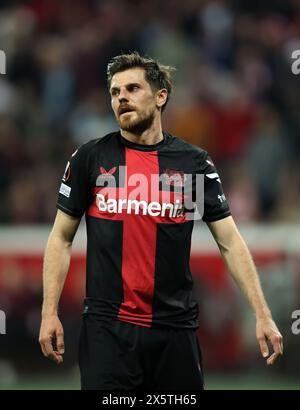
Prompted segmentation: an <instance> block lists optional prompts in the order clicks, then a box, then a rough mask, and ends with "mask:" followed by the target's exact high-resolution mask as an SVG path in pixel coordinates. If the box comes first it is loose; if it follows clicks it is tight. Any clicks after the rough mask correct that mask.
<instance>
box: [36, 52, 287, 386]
mask: <svg viewBox="0 0 300 410" xmlns="http://www.w3.org/2000/svg"><path fill="white" fill-rule="evenodd" d="M170 73H171V69H170V67H166V66H162V65H160V64H159V63H157V62H156V61H154V60H152V59H151V58H148V57H147V58H146V57H142V56H140V55H139V54H137V53H131V54H123V55H120V56H117V57H115V58H113V59H112V61H111V62H110V64H109V65H108V70H107V74H108V87H109V91H110V95H111V104H112V109H113V111H114V114H115V116H116V119H117V122H118V124H119V127H120V132H115V133H111V134H109V135H106V136H105V137H103V138H101V139H98V140H93V141H90V142H88V143H86V144H84V145H83V146H81V147H80V148H79V149H78V150H77V151H76V152H75V153H74V154H73V155H72V157H71V159H70V160H69V162H68V164H67V167H66V170H65V174H64V176H63V180H62V184H61V187H60V191H59V192H60V193H59V198H58V202H57V207H58V212H57V216H56V219H55V223H54V226H53V230H52V232H51V234H50V237H49V241H48V244H47V247H46V251H45V261H44V303H43V309H42V323H41V330H40V344H41V348H42V351H43V354H44V355H45V356H46V357H49V358H50V359H53V360H54V361H55V362H56V363H62V361H63V354H64V337H63V327H62V324H61V322H60V320H59V317H58V302H59V298H60V294H61V291H62V288H63V284H64V280H65V277H66V274H67V271H68V267H69V262H70V253H71V245H72V241H73V238H74V235H75V233H76V229H77V227H78V225H79V221H80V218H81V217H82V215H83V214H84V213H85V215H86V225H87V237H88V245H87V283H86V299H85V302H84V313H83V324H82V329H81V335H80V348H79V365H80V371H81V385H82V388H83V389H112V390H126V389H128V390H130V389H139V388H145V389H157V390H159V389H164V390H176V389H181V390H201V389H202V388H203V375H202V365H201V353H200V349H199V345H198V342H197V338H196V333H195V329H196V328H197V326H198V323H197V316H198V310H197V303H196V302H195V301H194V299H193V296H192V287H193V282H192V276H191V272H190V270H189V257H190V244H191V234H192V229H193V220H194V219H195V218H196V216H195V214H196V213H195V209H196V208H197V207H198V206H199V209H198V213H199V212H200V211H201V203H200V202H201V201H198V202H197V201H194V199H195V194H196V197H197V192H196V191H197V189H198V188H199V187H198V185H199V186H201V178H198V176H199V175H204V204H203V212H202V213H203V220H204V221H205V222H206V223H207V224H208V226H209V228H210V230H211V232H212V234H213V236H214V238H215V240H216V242H217V244H218V246H219V248H220V252H221V254H222V256H223V258H224V260H225V262H226V264H227V266H228V269H229V271H230V272H231V274H232V276H233V277H234V279H235V280H236V282H237V283H238V285H239V286H240V288H241V289H242V290H243V291H244V293H245V295H246V296H247V298H248V300H249V302H250V304H251V305H252V308H253V310H254V312H255V314H256V320H257V325H256V332H257V338H258V341H259V344H260V348H261V352H262V355H263V356H264V357H268V359H267V363H268V364H273V363H274V362H275V360H276V359H277V357H278V356H279V355H281V354H282V353H283V347H282V337H281V335H280V333H279V331H278V329H277V327H276V325H275V323H274V322H273V320H272V317H271V313H270V310H269V308H268V306H267V304H266V302H265V299H264V296H263V292H262V289H261V286H260V283H259V279H258V276H257V273H256V270H255V267H254V264H253V262H252V260H251V257H250V254H249V251H248V249H247V247H246V245H245V242H244V241H243V239H242V238H241V236H240V234H239V232H238V230H237V228H236V226H235V223H234V221H233V219H232V217H231V214H230V210H229V208H228V204H227V202H226V198H225V196H224V194H223V191H222V187H221V181H220V179H219V176H218V174H217V171H216V169H215V167H214V165H213V163H212V161H211V159H210V158H209V157H208V154H207V152H205V151H203V150H201V149H200V148H197V147H195V146H192V145H190V144H188V143H186V142H184V141H183V140H181V139H179V138H176V137H173V136H171V135H169V134H167V133H165V132H163V131H162V126H161V114H162V111H163V109H164V108H165V106H166V104H167V102H168V98H169V95H170V93H171V89H172V84H171V74H170ZM190 176H191V178H189V177H190ZM188 182H190V183H189V184H188ZM186 185H189V188H190V189H185V187H186ZM200 197H201V195H200ZM186 198H189V199H190V201H191V198H192V199H193V204H194V208H193V206H192V207H191V206H186V205H187V204H186V201H185V199H186ZM189 205H190V203H189ZM268 340H269V341H270V342H271V344H272V346H273V350H274V352H273V353H272V354H271V355H270V353H269V349H268V345H267V341H268ZM52 341H54V342H55V343H56V349H55V348H54V347H53V345H52Z"/></svg>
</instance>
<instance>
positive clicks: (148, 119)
mask: <svg viewBox="0 0 300 410" xmlns="http://www.w3.org/2000/svg"><path fill="white" fill-rule="evenodd" d="M154 117H155V112H154V111H151V112H150V113H148V115H147V114H145V115H144V116H143V117H142V118H137V119H136V120H134V121H130V120H129V121H122V120H120V119H118V124H119V126H120V128H121V130H123V131H127V132H130V133H132V134H138V135H140V134H142V133H143V132H144V131H146V130H147V129H149V128H150V127H151V126H152V124H153V121H154Z"/></svg>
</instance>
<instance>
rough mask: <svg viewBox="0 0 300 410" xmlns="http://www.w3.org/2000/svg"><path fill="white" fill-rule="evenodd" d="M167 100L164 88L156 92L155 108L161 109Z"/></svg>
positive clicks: (166, 92)
mask: <svg viewBox="0 0 300 410" xmlns="http://www.w3.org/2000/svg"><path fill="white" fill-rule="evenodd" d="M167 98H168V91H167V89H166V88H162V89H161V90H158V91H157V93H156V106H157V108H161V107H162V106H163V105H164V104H165V103H166V101H167Z"/></svg>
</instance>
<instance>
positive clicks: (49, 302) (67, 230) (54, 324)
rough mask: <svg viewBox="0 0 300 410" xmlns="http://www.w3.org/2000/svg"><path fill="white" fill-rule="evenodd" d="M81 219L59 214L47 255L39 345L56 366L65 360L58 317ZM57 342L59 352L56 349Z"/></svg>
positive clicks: (62, 213) (50, 237) (45, 258)
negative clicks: (72, 248) (59, 304)
mask: <svg viewBox="0 0 300 410" xmlns="http://www.w3.org/2000/svg"><path fill="white" fill-rule="evenodd" d="M79 222H80V219H77V218H73V217H71V216H69V215H67V214H65V213H64V212H61V211H59V210H58V211H57V215H56V219H55V222H54V225H53V229H52V231H51V233H50V236H49V239H48V243H47V246H46V250H45V256H44V269H43V288H44V300H43V308H42V322H41V328H40V337H39V342H40V345H41V349H42V351H43V354H44V355H45V356H46V357H49V358H50V359H52V360H54V361H55V362H56V363H58V364H59V363H61V362H62V361H63V358H62V354H63V353H64V335H63V327H62V324H61V322H60V320H59V318H58V303H59V298H60V295H61V292H62V289H63V286H64V282H65V279H66V276H67V272H68V269H69V264H70V258H71V247H72V242H73V238H74V236H75V233H76V230H77V228H78V225H79ZM52 341H55V342H56V345H57V350H54V349H53V346H52Z"/></svg>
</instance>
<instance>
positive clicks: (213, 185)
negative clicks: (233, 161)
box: [201, 152, 231, 222]
mask: <svg viewBox="0 0 300 410" xmlns="http://www.w3.org/2000/svg"><path fill="white" fill-rule="evenodd" d="M201 169H202V170H201V172H202V173H203V174H204V214H203V218H202V220H203V221H204V222H213V221H218V220H219V219H223V218H226V217H227V216H230V215H231V212H230V209H229V205H228V202H227V199H226V197H225V194H224V192H223V188H222V183H221V178H220V175H219V173H218V171H217V169H216V167H215V165H214V163H213V161H212V160H211V158H210V156H209V155H208V153H207V152H205V154H204V158H203V160H202V166H201Z"/></svg>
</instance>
